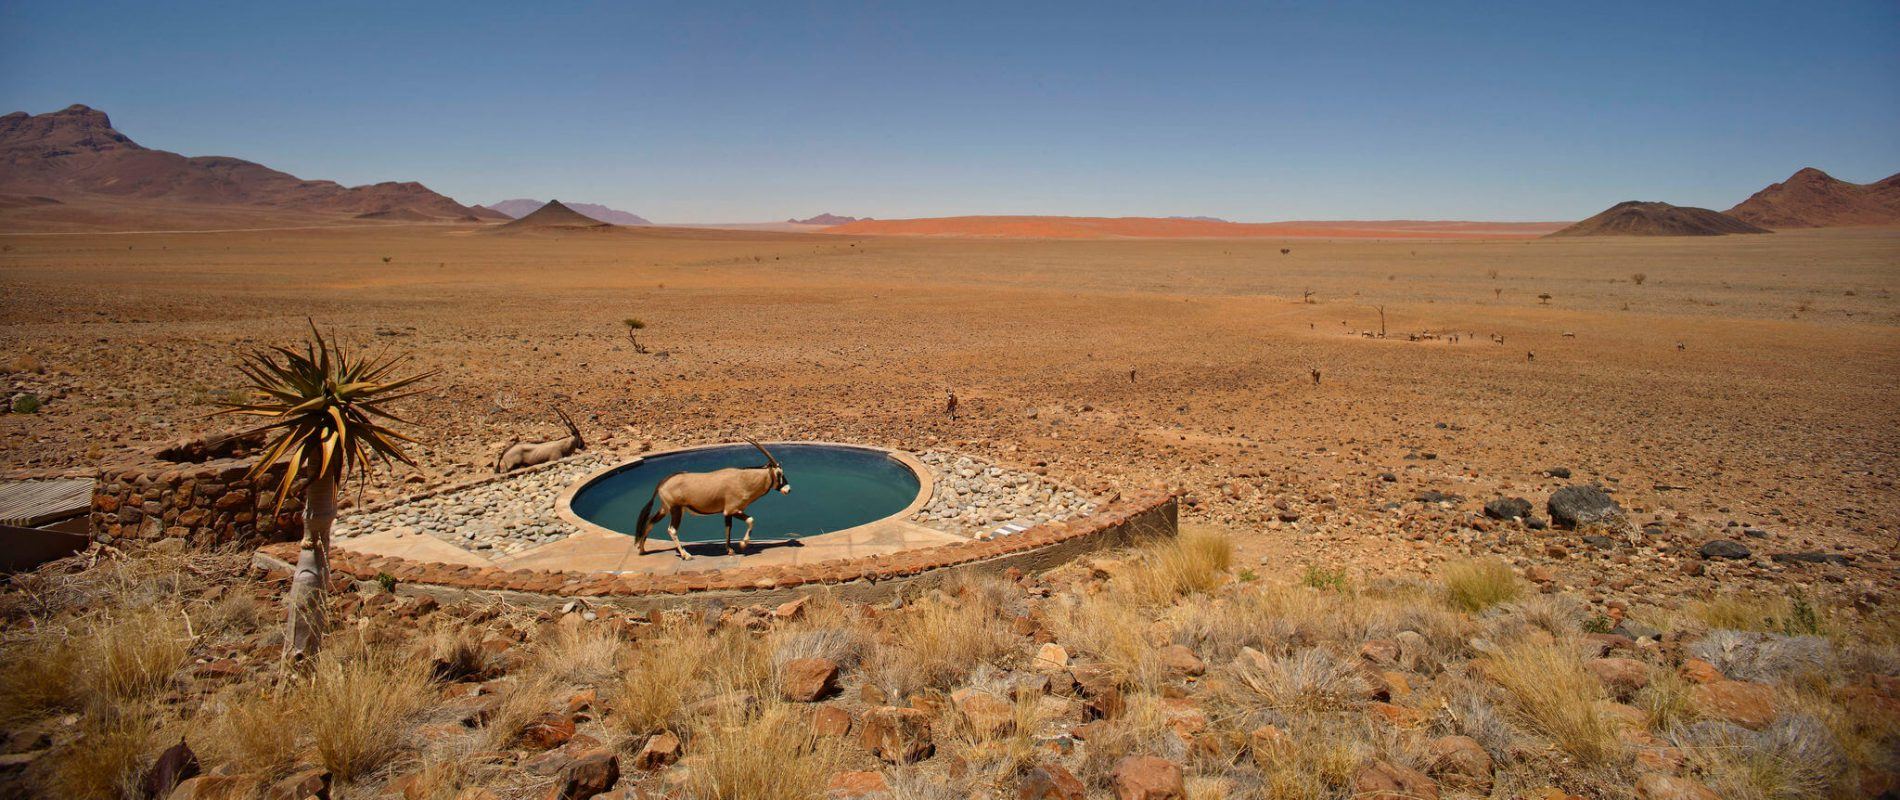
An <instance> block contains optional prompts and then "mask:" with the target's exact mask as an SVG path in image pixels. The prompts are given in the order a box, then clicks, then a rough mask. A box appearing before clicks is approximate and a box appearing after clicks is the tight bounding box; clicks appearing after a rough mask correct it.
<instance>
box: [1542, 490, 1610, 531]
mask: <svg viewBox="0 0 1900 800" xmlns="http://www.w3.org/2000/svg"><path fill="white" fill-rule="evenodd" d="M1544 506H1545V510H1546V511H1549V512H1550V520H1551V522H1554V523H1556V524H1557V525H1558V526H1560V527H1565V528H1575V527H1577V526H1579V525H1592V524H1596V523H1602V522H1610V521H1613V520H1617V519H1621V518H1622V517H1623V507H1622V506H1619V505H1617V504H1616V501H1615V500H1612V499H1610V495H1609V494H1608V493H1607V492H1604V491H1603V488H1602V487H1599V486H1594V485H1590V484H1575V485H1572V486H1565V487H1564V488H1562V489H1558V490H1557V491H1555V492H1551V494H1550V500H1549V501H1547V502H1546V503H1545V504H1544Z"/></svg>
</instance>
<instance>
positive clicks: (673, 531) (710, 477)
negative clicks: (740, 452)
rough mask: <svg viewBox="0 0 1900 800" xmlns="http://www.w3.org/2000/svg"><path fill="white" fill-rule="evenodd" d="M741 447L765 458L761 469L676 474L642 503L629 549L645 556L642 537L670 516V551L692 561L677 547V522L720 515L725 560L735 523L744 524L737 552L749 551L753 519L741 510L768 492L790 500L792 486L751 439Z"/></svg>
mask: <svg viewBox="0 0 1900 800" xmlns="http://www.w3.org/2000/svg"><path fill="white" fill-rule="evenodd" d="M746 442H748V443H750V444H751V445H752V446H753V447H756V448H758V449H759V452H760V453H762V454H764V455H765V465H764V466H760V467H747V468H737V467H727V468H725V469H720V470H713V471H712V472H675V473H673V474H671V475H668V476H666V477H665V478H663V479H661V481H660V485H658V486H655V487H653V496H652V497H651V498H648V499H647V504H646V507H645V508H642V509H640V524H639V527H638V530H637V532H636V533H635V534H634V536H633V539H634V544H635V545H636V546H637V547H639V548H640V555H646V553H647V534H648V533H649V532H651V531H652V530H653V523H655V522H659V521H660V518H662V517H669V516H670V517H672V519H671V520H669V521H668V522H667V524H666V535H667V536H668V537H670V538H671V539H672V540H673V551H674V552H676V553H678V554H679V557H680V558H681V559H684V560H688V561H690V560H692V558H693V556H692V554H691V553H688V552H686V548H685V547H684V546H683V545H681V544H680V518H681V517H682V516H684V515H685V512H687V511H691V512H693V513H695V514H699V515H702V516H712V515H713V514H719V515H721V516H724V517H725V518H726V555H732V520H733V518H734V517H737V518H739V519H743V520H745V538H744V539H742V540H740V542H739V549H740V550H744V549H746V548H747V547H750V546H751V545H752V517H751V516H750V515H748V514H746V513H745V510H746V507H747V506H750V505H752V503H753V501H755V500H758V499H759V498H761V497H764V496H765V493H766V492H770V491H772V490H773V489H777V490H779V493H780V494H791V493H792V484H791V483H790V482H789V481H787V480H785V469H784V468H783V467H780V466H779V463H778V459H776V458H773V457H772V453H771V451H769V450H766V449H765V446H764V445H761V444H759V443H758V442H755V441H752V440H751V439H747V440H746ZM655 503H658V504H659V506H660V508H659V510H658V511H655V510H653V506H654V504H655Z"/></svg>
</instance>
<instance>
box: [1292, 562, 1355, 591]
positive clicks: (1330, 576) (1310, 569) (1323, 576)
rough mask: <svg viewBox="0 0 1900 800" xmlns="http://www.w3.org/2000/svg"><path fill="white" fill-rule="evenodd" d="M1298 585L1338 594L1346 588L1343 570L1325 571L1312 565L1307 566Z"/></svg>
mask: <svg viewBox="0 0 1900 800" xmlns="http://www.w3.org/2000/svg"><path fill="white" fill-rule="evenodd" d="M1300 585H1302V586H1309V587H1312V588H1314V589H1330V590H1333V591H1338V592H1343V591H1346V590H1347V588H1348V585H1347V583H1346V571H1345V570H1343V569H1326V568H1324V567H1316V566H1312V565H1308V566H1307V567H1306V571H1305V572H1304V573H1302V574H1301V575H1300Z"/></svg>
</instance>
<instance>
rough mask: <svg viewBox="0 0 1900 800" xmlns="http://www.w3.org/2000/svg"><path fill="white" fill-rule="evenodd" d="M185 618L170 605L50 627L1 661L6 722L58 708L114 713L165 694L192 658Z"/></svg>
mask: <svg viewBox="0 0 1900 800" xmlns="http://www.w3.org/2000/svg"><path fill="white" fill-rule="evenodd" d="M186 631H187V627H186V622H185V617H184V613H183V611H182V610H180V609H179V608H178V607H177V606H175V605H171V604H166V605H163V606H151V607H146V608H135V609H132V610H127V611H114V612H109V613H102V614H101V615H99V616H97V617H94V618H93V619H91V620H89V621H86V622H83V623H79V624H77V625H75V626H72V627H60V626H44V627H42V628H40V629H38V630H37V631H35V632H33V633H32V635H30V636H28V637H24V638H21V639H19V640H17V641H13V642H8V643H7V647H6V649H5V655H4V656H0V719H18V718H22V717H25V716H29V715H32V714H38V713H42V712H45V711H49V710H52V709H56V708H67V709H81V708H91V709H97V710H104V711H111V710H113V709H116V708H118V707H121V706H124V705H127V704H134V703H136V702H137V701H139V700H141V699H143V698H145V697H147V696H150V695H152V694H154V693H156V692H157V691H159V690H160V689H163V688H164V687H165V686H166V685H167V684H168V683H169V682H170V681H171V678H172V674H173V673H174V672H176V671H177V670H178V668H179V667H181V666H183V664H184V662H185V658H186V656H187V655H188V654H189V653H190V648H191V637H190V636H189V635H188V633H187V632H186Z"/></svg>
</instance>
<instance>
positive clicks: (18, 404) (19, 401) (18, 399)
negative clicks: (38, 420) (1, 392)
mask: <svg viewBox="0 0 1900 800" xmlns="http://www.w3.org/2000/svg"><path fill="white" fill-rule="evenodd" d="M9 407H10V408H11V409H13V413H15V414H38V413H39V412H40V397H39V395H36V394H33V393H31V392H21V393H19V394H16V395H14V396H13V405H11V406H9Z"/></svg>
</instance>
